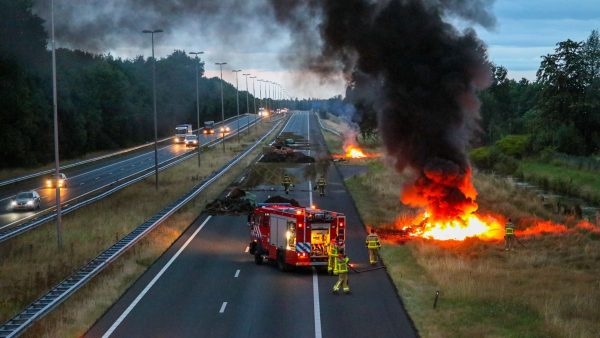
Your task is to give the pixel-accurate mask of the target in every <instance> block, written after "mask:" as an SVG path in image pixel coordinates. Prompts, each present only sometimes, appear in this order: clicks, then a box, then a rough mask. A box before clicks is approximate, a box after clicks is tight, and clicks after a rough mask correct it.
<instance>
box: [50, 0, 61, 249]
mask: <svg viewBox="0 0 600 338" xmlns="http://www.w3.org/2000/svg"><path fill="white" fill-rule="evenodd" d="M50 16H51V19H50V26H51V30H52V109H53V111H54V113H53V114H54V184H55V185H56V241H57V243H58V248H59V249H62V247H63V239H62V224H61V221H62V220H61V217H62V215H61V212H62V210H61V205H60V187H59V186H58V182H59V181H58V180H59V174H60V173H59V170H60V158H59V151H58V150H59V149H58V146H59V144H58V97H57V95H56V47H55V41H54V0H52V2H51V3H50Z"/></svg>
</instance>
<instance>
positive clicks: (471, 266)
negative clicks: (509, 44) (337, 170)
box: [347, 161, 600, 337]
mask: <svg viewBox="0 0 600 338" xmlns="http://www.w3.org/2000/svg"><path fill="white" fill-rule="evenodd" d="M377 162H378V161H373V162H372V163H370V164H369V171H368V172H367V173H366V174H363V175H360V176H355V177H352V178H351V179H349V180H348V181H347V185H348V187H349V189H350V191H351V193H352V195H353V197H354V199H355V201H356V203H357V205H358V208H359V211H360V214H361V216H362V218H363V220H364V221H365V223H366V224H368V225H382V224H383V225H384V227H387V228H391V229H392V230H391V231H389V232H390V233H395V234H396V235H398V231H397V228H396V226H395V224H396V222H401V223H403V224H404V223H410V222H412V221H413V220H414V219H415V218H417V219H419V217H422V216H423V215H422V214H419V213H416V212H415V211H414V210H413V209H410V208H407V207H404V206H402V205H400V203H398V201H399V200H400V190H401V187H402V185H403V183H404V179H403V178H402V177H401V176H400V175H397V174H396V173H395V172H394V171H393V170H392V169H390V168H387V167H385V166H383V165H382V164H381V163H380V164H376V163H377ZM473 182H474V186H475V187H476V188H477V190H478V192H479V195H478V199H477V202H478V204H479V211H478V213H480V214H484V215H485V214H494V215H509V216H510V217H512V218H513V220H516V221H517V230H518V231H517V234H518V235H519V236H520V238H521V242H522V243H523V244H524V245H525V246H526V247H525V248H524V247H521V246H517V248H516V249H515V250H514V251H511V252H505V251H504V250H503V241H502V240H501V239H500V238H490V239H487V240H481V239H478V238H467V239H466V240H463V241H438V240H430V239H425V238H420V237H419V238H414V237H413V238H412V239H411V240H408V241H406V238H407V236H404V238H403V241H402V242H403V243H404V245H397V244H395V243H396V242H395V241H392V242H390V241H384V247H383V249H382V257H383V259H384V261H385V263H386V265H387V267H388V271H389V273H390V275H391V276H392V278H393V280H394V282H395V284H396V285H397V287H398V290H399V292H400V295H401V296H402V298H403V300H404V302H405V304H406V307H407V309H408V311H409V314H410V315H411V318H412V319H413V321H414V322H415V324H416V326H417V328H418V329H419V331H420V334H421V335H422V336H424V337H481V336H515V337H516V336H520V337H548V336H559V337H595V336H596V334H597V332H598V331H599V330H600V320H599V318H600V292H599V291H598V283H599V280H598V276H599V275H600V235H598V234H597V232H596V231H597V229H598V228H597V227H596V226H595V225H593V224H590V223H586V222H581V221H579V220H575V219H573V218H568V217H565V216H562V215H555V214H553V213H552V211H551V210H549V209H547V208H545V207H544V205H543V202H542V201H541V200H540V199H539V198H538V197H537V196H536V195H535V194H534V193H532V192H529V191H527V190H523V189H519V188H517V187H516V186H514V185H513V184H511V182H510V181H507V180H504V179H500V178H496V177H492V176H488V175H483V174H475V176H474V181H473ZM540 218H543V219H547V220H548V221H547V222H541V221H540ZM386 224H387V225H386ZM500 224H502V223H500ZM380 232H385V230H380ZM405 235H406V234H405ZM394 239H397V238H394ZM436 290H440V300H439V302H438V308H437V309H436V310H434V309H433V308H432V305H433V299H434V295H435V291H436Z"/></svg>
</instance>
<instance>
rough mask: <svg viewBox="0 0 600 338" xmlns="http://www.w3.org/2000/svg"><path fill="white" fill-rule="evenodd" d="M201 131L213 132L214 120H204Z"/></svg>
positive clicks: (205, 132)
mask: <svg viewBox="0 0 600 338" xmlns="http://www.w3.org/2000/svg"><path fill="white" fill-rule="evenodd" d="M202 133H203V134H205V135H209V134H214V133H215V121H204V128H202Z"/></svg>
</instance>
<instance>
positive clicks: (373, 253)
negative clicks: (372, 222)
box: [365, 228, 381, 265]
mask: <svg viewBox="0 0 600 338" xmlns="http://www.w3.org/2000/svg"><path fill="white" fill-rule="evenodd" d="M365 245H366V246H367V249H368V250H369V262H370V263H371V265H375V264H377V260H378V259H379V248H381V244H380V243H379V236H377V234H376V233H375V229H374V228H371V233H370V234H368V235H367V239H366V240H365Z"/></svg>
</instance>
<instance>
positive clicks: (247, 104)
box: [242, 73, 250, 134]
mask: <svg viewBox="0 0 600 338" xmlns="http://www.w3.org/2000/svg"><path fill="white" fill-rule="evenodd" d="M242 75H244V76H245V77H246V115H248V117H247V118H248V134H250V105H249V103H248V102H249V100H250V89H248V76H249V75H250V74H248V73H246V74H242Z"/></svg>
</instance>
